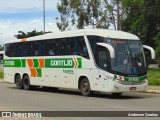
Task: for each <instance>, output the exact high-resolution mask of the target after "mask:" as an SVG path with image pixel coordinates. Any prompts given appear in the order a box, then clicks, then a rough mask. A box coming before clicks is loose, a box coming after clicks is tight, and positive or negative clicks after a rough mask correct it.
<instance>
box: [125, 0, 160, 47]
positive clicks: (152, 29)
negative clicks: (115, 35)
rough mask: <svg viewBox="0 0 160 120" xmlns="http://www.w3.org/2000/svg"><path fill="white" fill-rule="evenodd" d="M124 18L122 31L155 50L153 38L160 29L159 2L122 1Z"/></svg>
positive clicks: (141, 0)
mask: <svg viewBox="0 0 160 120" xmlns="http://www.w3.org/2000/svg"><path fill="white" fill-rule="evenodd" d="M123 4H124V5H125V6H126V9H127V14H126V18H125V19H124V20H123V21H122V26H123V27H122V30H124V31H129V32H131V33H133V34H136V35H137V36H139V37H140V39H141V40H142V42H143V44H147V45H150V46H152V47H153V48H155V47H156V46H157V45H156V44H155V41H154V39H153V38H154V37H155V36H156V35H157V34H158V32H159V29H160V23H159V19H160V11H159V9H160V1H159V0H124V2H123Z"/></svg>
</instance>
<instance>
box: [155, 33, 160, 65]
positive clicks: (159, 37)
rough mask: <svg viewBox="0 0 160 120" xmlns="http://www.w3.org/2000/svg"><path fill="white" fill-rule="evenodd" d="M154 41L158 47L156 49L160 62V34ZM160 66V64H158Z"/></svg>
mask: <svg viewBox="0 0 160 120" xmlns="http://www.w3.org/2000/svg"><path fill="white" fill-rule="evenodd" d="M154 41H155V43H156V45H157V47H156V59H157V61H160V32H159V33H158V34H157V35H156V37H154ZM158 64H160V62H159V63H158Z"/></svg>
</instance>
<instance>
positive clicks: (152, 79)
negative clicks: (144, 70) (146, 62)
mask: <svg viewBox="0 0 160 120" xmlns="http://www.w3.org/2000/svg"><path fill="white" fill-rule="evenodd" d="M148 82H149V83H148V84H149V85H160V70H159V69H149V70H148Z"/></svg>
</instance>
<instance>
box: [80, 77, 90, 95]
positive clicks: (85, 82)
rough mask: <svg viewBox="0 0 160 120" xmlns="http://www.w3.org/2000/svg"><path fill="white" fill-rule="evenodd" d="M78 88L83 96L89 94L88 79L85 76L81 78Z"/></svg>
mask: <svg viewBox="0 0 160 120" xmlns="http://www.w3.org/2000/svg"><path fill="white" fill-rule="evenodd" d="M80 90H81V94H82V95H84V96H90V95H91V89H90V84H89V80H88V79H87V78H84V79H82V81H81V83H80Z"/></svg>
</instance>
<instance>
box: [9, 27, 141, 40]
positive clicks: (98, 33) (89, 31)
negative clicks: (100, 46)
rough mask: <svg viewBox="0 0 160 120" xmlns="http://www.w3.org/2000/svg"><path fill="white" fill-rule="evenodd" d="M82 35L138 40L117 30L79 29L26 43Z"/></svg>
mask: <svg viewBox="0 0 160 120" xmlns="http://www.w3.org/2000/svg"><path fill="white" fill-rule="evenodd" d="M84 35H93V36H101V37H106V38H117V39H127V40H139V38H138V37H137V36H136V35H133V34H131V33H127V32H123V31H118V30H107V29H81V30H74V31H65V32H55V33H48V34H45V35H39V36H35V37H30V38H27V41H35V40H45V39H46V40H48V39H56V38H66V37H76V36H84ZM21 41H22V39H17V40H12V41H9V42H6V43H14V42H21Z"/></svg>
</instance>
